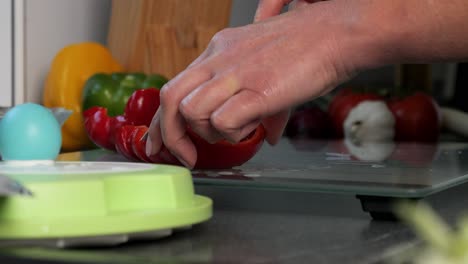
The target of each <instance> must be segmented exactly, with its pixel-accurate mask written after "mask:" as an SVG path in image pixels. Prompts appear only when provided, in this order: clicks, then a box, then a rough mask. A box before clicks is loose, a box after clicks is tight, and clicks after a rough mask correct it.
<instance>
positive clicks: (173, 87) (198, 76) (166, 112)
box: [146, 68, 211, 167]
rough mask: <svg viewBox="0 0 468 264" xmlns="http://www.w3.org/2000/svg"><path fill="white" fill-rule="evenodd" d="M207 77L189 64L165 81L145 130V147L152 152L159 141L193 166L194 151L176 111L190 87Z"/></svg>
mask: <svg viewBox="0 0 468 264" xmlns="http://www.w3.org/2000/svg"><path fill="white" fill-rule="evenodd" d="M210 79H211V73H210V72H209V71H206V70H203V69H201V68H199V69H196V68H192V69H191V70H189V71H186V72H185V73H181V74H179V75H178V76H177V77H176V78H174V79H172V80H171V81H170V82H169V83H167V84H166V85H165V86H164V87H163V88H162V89H161V93H160V98H161V104H160V107H159V109H158V111H157V113H156V114H155V117H154V118H153V121H152V123H151V125H150V128H149V130H148V140H147V146H146V151H147V154H148V155H150V156H151V155H154V154H155V153H158V152H159V150H160V149H161V144H162V142H164V143H165V145H166V147H167V148H168V149H169V151H170V152H171V153H172V154H173V155H174V156H176V157H177V158H178V159H179V160H180V161H181V162H182V163H183V164H184V165H185V166H187V167H193V166H194V165H195V162H196V158H197V153H196V149H195V146H194V145H193V143H192V142H191V140H190V139H189V138H188V136H187V135H186V123H185V120H184V118H183V117H182V115H181V114H180V113H179V104H180V102H181V101H182V100H183V98H185V97H186V96H187V95H188V94H189V93H190V92H191V90H192V89H193V87H197V86H199V85H200V84H202V83H204V82H206V81H208V80H210Z"/></svg>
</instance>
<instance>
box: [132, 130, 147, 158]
mask: <svg viewBox="0 0 468 264" xmlns="http://www.w3.org/2000/svg"><path fill="white" fill-rule="evenodd" d="M146 131H148V127H147V126H136V127H135V128H134V130H133V132H132V134H131V135H130V138H131V141H132V149H133V153H135V156H137V157H138V159H140V160H142V161H145V162H151V159H150V158H148V156H147V155H146V140H144V141H143V140H141V139H142V138H143V136H144V135H145V133H146Z"/></svg>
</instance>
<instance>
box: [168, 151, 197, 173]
mask: <svg viewBox="0 0 468 264" xmlns="http://www.w3.org/2000/svg"><path fill="white" fill-rule="evenodd" d="M171 154H172V155H173V156H174V157H176V158H177V159H178V160H179V161H180V163H182V165H184V167H186V168H188V169H193V166H190V165H189V163H188V162H187V161H186V160H185V159H183V158H181V157H180V156H179V155H177V154H175V153H174V152H172V151H171Z"/></svg>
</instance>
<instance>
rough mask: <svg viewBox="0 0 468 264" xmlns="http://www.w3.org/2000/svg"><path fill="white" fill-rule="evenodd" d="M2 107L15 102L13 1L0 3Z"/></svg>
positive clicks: (0, 100) (0, 97) (0, 105)
mask: <svg viewBox="0 0 468 264" xmlns="http://www.w3.org/2000/svg"><path fill="white" fill-rule="evenodd" d="M0 34H1V35H0V81H1V82H0V107H8V106H11V104H12V102H13V89H12V87H13V37H12V35H13V0H3V1H0Z"/></svg>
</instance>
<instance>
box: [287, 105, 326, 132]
mask: <svg viewBox="0 0 468 264" xmlns="http://www.w3.org/2000/svg"><path fill="white" fill-rule="evenodd" d="M331 134H332V133H331V122H330V118H329V116H328V113H327V112H325V111H323V110H322V109H320V108H319V107H318V106H311V107H307V108H304V109H299V110H296V111H294V113H292V115H291V117H290V118H289V121H288V123H287V125H286V128H285V136H286V137H288V138H293V139H298V138H314V139H326V138H330V135H331Z"/></svg>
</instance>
